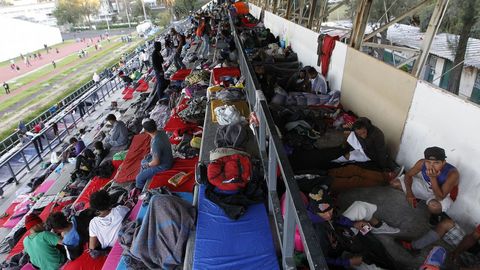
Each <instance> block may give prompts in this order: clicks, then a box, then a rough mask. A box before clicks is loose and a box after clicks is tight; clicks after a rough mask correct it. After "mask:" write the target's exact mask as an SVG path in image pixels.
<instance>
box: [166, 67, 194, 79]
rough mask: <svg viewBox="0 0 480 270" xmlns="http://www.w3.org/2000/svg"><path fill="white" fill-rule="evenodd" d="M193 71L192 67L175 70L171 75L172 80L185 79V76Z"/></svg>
mask: <svg viewBox="0 0 480 270" xmlns="http://www.w3.org/2000/svg"><path fill="white" fill-rule="evenodd" d="M191 72H192V70H191V69H179V70H178V71H177V72H175V73H174V74H173V75H172V76H171V77H170V80H172V81H184V80H185V78H186V77H187V76H188V75H190V73H191Z"/></svg>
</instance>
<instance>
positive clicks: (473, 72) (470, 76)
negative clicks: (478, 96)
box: [459, 67, 478, 98]
mask: <svg viewBox="0 0 480 270" xmlns="http://www.w3.org/2000/svg"><path fill="white" fill-rule="evenodd" d="M477 72H478V69H476V68H474V67H464V68H463V72H462V78H461V79H460V93H459V94H460V96H463V97H467V98H469V97H470V96H472V91H473V85H474V84H475V79H476V78H477Z"/></svg>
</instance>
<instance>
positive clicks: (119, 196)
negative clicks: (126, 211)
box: [107, 186, 128, 207]
mask: <svg viewBox="0 0 480 270" xmlns="http://www.w3.org/2000/svg"><path fill="white" fill-rule="evenodd" d="M107 191H108V195H110V204H111V205H112V207H115V206H117V205H124V204H125V201H126V200H127V198H128V191H127V190H126V189H125V188H123V187H121V186H111V187H109V188H108V190H107Z"/></svg>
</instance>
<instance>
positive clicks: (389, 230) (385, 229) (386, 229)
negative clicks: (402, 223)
mask: <svg viewBox="0 0 480 270" xmlns="http://www.w3.org/2000/svg"><path fill="white" fill-rule="evenodd" d="M399 232H400V229H398V228H394V227H392V226H390V225H388V224H387V223H386V222H383V224H382V226H380V227H378V228H375V227H372V233H373V234H396V233H399Z"/></svg>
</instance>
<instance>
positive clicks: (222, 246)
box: [193, 185, 279, 270]
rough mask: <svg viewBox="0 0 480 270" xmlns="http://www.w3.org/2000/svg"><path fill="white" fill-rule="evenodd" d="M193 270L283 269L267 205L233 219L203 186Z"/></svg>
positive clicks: (251, 208)
mask: <svg viewBox="0 0 480 270" xmlns="http://www.w3.org/2000/svg"><path fill="white" fill-rule="evenodd" d="M193 269H199V270H200V269H209V270H215V269H236V270H242V269H245V270H246V269H279V266H278V262H277V256H276V254H275V248H274V246H273V239H272V233H271V230H270V225H269V221H268V216H267V211H266V209H265V206H264V205H263V204H255V205H251V206H250V207H249V208H248V210H247V212H246V213H245V214H244V215H243V216H242V217H240V218H239V219H238V220H231V219H230V218H228V217H227V216H226V215H225V213H224V212H223V210H222V209H221V208H220V207H218V206H217V205H216V204H214V203H213V202H211V201H210V200H208V199H207V198H206V197H205V186H203V185H201V186H200V189H199V198H198V217H197V232H196V240H195V250H194V257H193Z"/></svg>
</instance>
